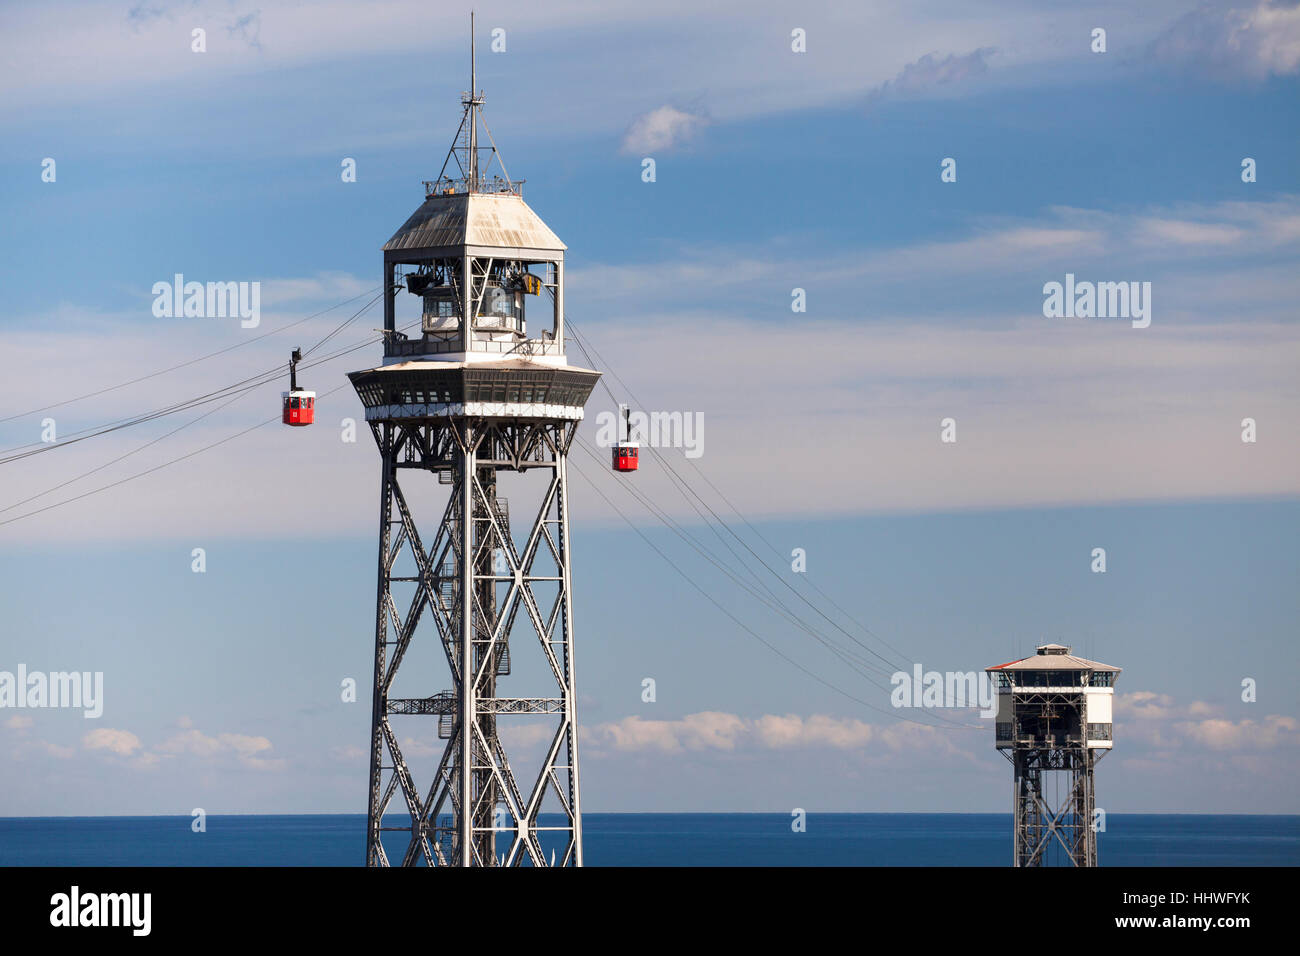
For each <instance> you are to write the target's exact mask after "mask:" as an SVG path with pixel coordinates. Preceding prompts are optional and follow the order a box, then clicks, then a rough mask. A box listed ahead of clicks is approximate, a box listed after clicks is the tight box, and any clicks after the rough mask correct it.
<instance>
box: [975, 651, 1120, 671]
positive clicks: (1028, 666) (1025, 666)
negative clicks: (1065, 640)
mask: <svg viewBox="0 0 1300 956" xmlns="http://www.w3.org/2000/svg"><path fill="white" fill-rule="evenodd" d="M984 669H985V670H986V671H1066V670H1086V671H1113V672H1114V673H1116V674H1118V673H1119V672H1120V668H1118V667H1113V666H1111V665H1110V664H1102V663H1100V662H1098V661H1090V660H1088V659H1087V658H1086V657H1075V656H1073V655H1072V654H1071V653H1070V649H1069V648H1068V647H1066V646H1065V645H1064V644H1042V645H1039V648H1038V653H1037V654H1035V655H1033V656H1032V657H1025V658H1021V659H1020V660H1018V661H1011V662H1010V663H1008V664H998V665H996V666H994V667H986V668H984Z"/></svg>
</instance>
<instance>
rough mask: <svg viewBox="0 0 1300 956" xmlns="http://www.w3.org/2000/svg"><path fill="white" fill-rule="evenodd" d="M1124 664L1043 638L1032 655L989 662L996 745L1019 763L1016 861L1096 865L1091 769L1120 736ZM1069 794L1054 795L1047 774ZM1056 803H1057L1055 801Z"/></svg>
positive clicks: (988, 670)
mask: <svg viewBox="0 0 1300 956" xmlns="http://www.w3.org/2000/svg"><path fill="white" fill-rule="evenodd" d="M1119 672H1120V669H1119V668H1118V667H1112V666H1110V665H1109V664H1099V663H1097V662H1096V661H1090V660H1085V659H1084V658H1082V657H1073V656H1071V654H1070V649H1069V648H1068V647H1065V646H1063V645H1061V644H1043V645H1041V646H1040V647H1039V648H1038V653H1036V654H1035V655H1034V656H1033V657H1026V658H1024V659H1022V660H1018V661H1012V662H1010V663H1008V664H999V665H997V666H996V667H989V668H986V673H988V675H989V676H990V678H992V679H993V680H994V681H995V682H996V686H997V691H998V710H997V718H996V722H995V724H994V726H995V728H996V734H997V748H998V750H999V751H1000V752H1002V753H1004V754H1006V756H1007V759H1008V760H1010V761H1011V764H1012V766H1013V767H1014V768H1015V838H1014V861H1015V863H1014V865H1015V866H1048V865H1050V864H1051V862H1052V860H1053V858H1054V857H1055V858H1058V859H1060V860H1061V862H1062V863H1063V864H1064V865H1067V866H1096V865H1097V827H1096V821H1094V819H1093V816H1094V814H1095V812H1096V809H1097V799H1096V790H1095V789H1094V786H1093V779H1092V776H1093V770H1094V768H1095V767H1096V765H1097V761H1099V760H1100V759H1101V758H1102V757H1103V756H1105V755H1106V754H1107V753H1108V752H1109V751H1110V749H1111V746H1112V745H1113V743H1114V740H1113V734H1112V731H1111V728H1112V721H1111V718H1112V710H1113V708H1112V703H1113V701H1114V695H1115V678H1116V677H1118V676H1119ZM1050 772H1059V773H1060V774H1061V776H1062V777H1063V778H1064V780H1065V783H1066V786H1065V788H1064V789H1065V795H1064V797H1062V798H1060V799H1059V800H1053V799H1049V797H1048V794H1047V793H1046V792H1045V789H1044V786H1043V782H1044V774H1046V773H1050ZM1053 803H1055V806H1053Z"/></svg>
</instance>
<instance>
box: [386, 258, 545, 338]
mask: <svg viewBox="0 0 1300 956" xmlns="http://www.w3.org/2000/svg"><path fill="white" fill-rule="evenodd" d="M528 266H529V263H525V262H501V261H495V260H487V262H482V261H481V260H478V259H473V260H471V270H472V280H471V284H470V286H469V287H468V290H467V289H466V285H465V283H464V282H463V281H462V279H461V272H462V269H463V263H462V261H461V260H458V259H433V260H430V261H429V262H427V263H425V264H423V265H421V266H420V267H419V269H418V270H417V271H415V272H411V273H408V274H407V275H406V277H405V282H406V291H407V292H410V293H411V294H412V295H415V296H418V297H419V298H420V299H421V300H422V305H423V308H422V312H421V322H420V329H421V332H422V333H423V335H424V336H426V337H429V338H434V339H451V338H453V337H455V336H457V335H459V334H460V332H461V317H462V316H463V315H464V314H465V312H466V311H472V312H473V313H474V323H473V333H474V338H475V339H476V340H480V341H493V342H514V341H521V340H524V339H527V338H528V330H527V326H526V324H525V314H524V313H525V302H526V297H527V296H530V295H540V294H541V293H542V290H543V289H545V288H546V283H545V282H544V281H543V280H542V279H541V278H540V277H539V276H536V275H534V274H533V273H532V272H530V271H529V269H528ZM466 291H468V296H466V294H465V293H466ZM466 298H468V299H469V301H470V302H471V308H470V309H469V310H467V309H466V308H465V306H464V302H465V300H466ZM542 334H543V336H544V337H547V338H549V334H548V331H547V330H544V331H543V333H542Z"/></svg>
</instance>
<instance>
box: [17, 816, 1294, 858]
mask: <svg viewBox="0 0 1300 956" xmlns="http://www.w3.org/2000/svg"><path fill="white" fill-rule="evenodd" d="M582 820H583V832H584V839H583V845H584V852H585V863H586V865H588V866H1007V865H1010V862H1011V817H1010V815H1009V814H1002V813H989V814H981V813H809V814H807V817H806V819H805V820H804V821H803V829H802V830H797V829H796V822H797V821H795V820H794V819H793V818H792V816H791V814H789V813H584V814H583V817H582ZM547 822H548V821H547V820H546V819H545V817H543V819H542V820H541V823H542V825H543V826H545V825H546V823H547ZM365 823H366V821H365V816H364V815H363V814H296V815H285V816H273V815H265V816H262V815H232V816H221V815H210V816H208V817H207V818H206V820H205V821H204V830H203V832H194V830H193V829H192V821H191V818H190V817H188V816H156V817H6V818H0V865H3V866H361V865H363V864H364V862H365ZM1098 839H1099V843H1098V845H1099V857H1100V863H1101V865H1103V866H1295V865H1297V864H1300V816H1281V815H1276V816H1275V815H1267V816H1266V815H1224V814H1143V813H1110V814H1107V816H1106V820H1105V832H1103V833H1100V834H1099V838H1098ZM502 844H503V846H504V839H503V841H502ZM386 846H388V849H389V852H390V854H393V855H397V856H398V857H400V850H398V849H397V848H396V847H395V845H394V844H392V843H389V844H386Z"/></svg>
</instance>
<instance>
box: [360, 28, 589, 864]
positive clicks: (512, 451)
mask: <svg viewBox="0 0 1300 956" xmlns="http://www.w3.org/2000/svg"><path fill="white" fill-rule="evenodd" d="M473 48H474V44H473V25H472V20H471V41H470V50H471V53H470V59H471V68H470V77H471V79H470V89H469V91H468V92H467V93H465V94H463V96H462V99H461V105H462V107H463V109H464V112H463V115H462V118H461V123H460V128H459V129H458V131H457V134H456V137H455V139H454V141H453V143H452V146H451V149H450V150H449V151H448V153H447V158H446V160H445V161H444V163H443V168H442V171H441V172H440V173H439V176H438V178H437V180H434V181H431V182H426V183H425V184H424V185H425V197H424V202H423V204H422V205H421V206H420V207H419V209H417V210H416V211H415V213H414V214H413V215H412V216H411V217H410V218H409V219H408V220H407V221H406V223H405V224H404V225H403V226H402V227H401V228H400V229H399V230H397V232H396V233H395V234H394V235H393V237H392V238H391V239H390V240H389V241H388V242H387V243H386V244H385V245H384V266H383V269H384V285H385V287H386V290H387V291H386V294H385V300H384V359H383V364H382V365H380V366H378V367H377V368H372V369H367V370H365V371H360V372H352V373H350V375H349V378H350V379H351V381H352V384H353V386H354V387H355V388H356V391H357V395H358V396H359V397H360V398H361V401H362V404H363V405H364V406H365V414H366V421H367V422H368V423H369V425H370V429H371V431H372V433H373V434H374V438H375V442H376V444H377V445H378V447H379V453H380V458H381V463H382V476H381V481H380V493H379V562H378V600H377V603H376V615H375V668H374V683H373V697H372V706H373V711H372V722H371V741H370V797H369V809H368V823H367V827H368V831H367V838H366V862H367V864H368V865H370V866H386V865H390V864H392V865H397V864H401V865H406V866H413V865H420V864H424V865H428V866H449V865H450V866H494V865H505V866H519V865H533V866H544V865H552V864H557V865H581V864H582V817H581V813H580V802H579V786H578V740H577V715H576V712H575V701H576V693H575V684H574V667H573V649H574V644H573V634H574V630H573V627H574V625H573V605H572V572H571V565H570V558H569V540H570V539H569V504H568V474H567V465H566V461H567V456H568V451H569V447H570V445H571V443H572V442H573V440H574V436H575V433H576V431H577V426H578V422H579V421H580V420H581V419H582V417H583V407H584V405H585V404H586V402H587V399H588V397H589V396H590V394H591V391H592V389H593V388H594V387H595V385H596V382H597V380H598V379H599V377H600V373H599V372H596V371H592V370H590V369H585V368H578V367H574V366H571V365H569V364H568V363H567V361H566V360H565V353H564V345H565V336H564V253H565V245H564V243H562V242H561V241H560V240H559V239H558V238H557V237H556V235H555V233H553V232H552V231H551V230H550V229H549V228H548V227H547V226H546V224H545V223H544V222H542V220H541V219H540V218H539V217H538V216H537V214H536V213H534V212H533V211H532V210H531V209H530V208H529V207H528V206H527V205H526V204H525V203H524V200H523V197H522V189H521V187H522V181H512V180H511V179H510V178H509V176H508V175H507V174H506V171H505V166H504V164H500V156H499V155H498V153H497V149H496V144H495V143H494V142H492V138H491V133H490V132H488V130H487V126H486V124H485V123H484V122H483V118H482V106H483V95H482V92H481V91H479V90H478V89H477V76H476V73H477V71H476V69H475V65H474V53H473ZM480 130H481V132H482V134H484V135H485V136H486V138H487V142H488V143H489V144H490V145H489V146H482V145H480V143H481V139H480ZM482 154H487V156H486V159H487V164H486V165H484V164H483V162H482V160H483V158H484V157H483V155H482ZM494 160H495V161H497V162H498V164H500V167H501V168H500V174H499V175H493V176H492V178H491V179H490V180H489V179H488V178H487V173H488V172H489V171H490V167H491V165H492V163H493V161H494ZM399 311H404V312H411V313H416V314H418V326H419V331H418V332H416V331H414V328H415V325H416V322H415V321H412V322H411V323H410V325H409V326H405V325H403V327H404V328H410V329H411V332H410V334H409V335H408V334H405V333H404V332H403V331H400V330H399V323H398V316H397V313H398V312H399ZM412 318H413V316H412ZM529 324H531V328H530V326H529ZM507 483H509V484H510V485H511V488H512V494H513V493H514V489H515V488H518V489H520V490H521V491H525V490H528V489H531V495H530V496H531V498H532V502H531V504H529V505H528V506H526V507H521V506H520V498H518V497H515V498H514V499H513V504H514V508H513V509H512V508H510V507H508V505H507V499H506V498H505V497H504V496H503V495H502V494H500V493H499V492H500V491H501V490H503V486H504V485H505V484H507ZM440 490H445V491H446V496H445V498H443V497H442V496H441V495H439V494H438V492H439V491H440ZM421 507H423V508H425V509H426V510H428V511H429V517H430V518H433V517H434V516H436V515H440V517H439V518H436V519H435V521H434V522H429V523H426V524H424V525H421V522H420V521H419V520H418V516H419V512H420V509H421ZM520 518H522V519H523V520H522V521H520V520H519V519H520ZM512 519H513V521H512ZM421 652H423V654H424V659H423V660H419V661H418V662H417V658H418V657H419V656H420V654H421ZM440 674H443V675H445V676H439V675H440ZM512 684H514V685H518V686H517V687H515V686H509V685H512ZM508 686H509V690H510V691H511V693H509V694H507V693H506V689H507V687H508ZM420 718H423V719H420ZM529 722H533V726H534V727H536V726H537V724H536V722H543V723H545V725H546V727H547V730H546V731H545V733H544V734H543V735H541V736H536V735H534V736H533V737H532V741H533V744H534V746H535V747H536V750H534V751H533V752H532V759H533V760H534V762H535V763H537V767H536V769H535V771H534V772H532V773H530V774H528V775H527V776H525V775H523V774H521V775H519V776H516V774H515V773H514V771H513V770H512V768H511V762H510V760H509V759H508V757H507V753H506V745H507V744H508V743H510V742H511V740H512V738H511V736H510V733H508V732H507V733H506V734H504V735H503V734H502V733H501V732H500V731H501V730H502V729H503V726H504V727H506V728H509V726H510V725H511V724H512V723H525V724H526V723H529ZM524 736H525V737H527V736H528V731H527V729H526V728H525V729H524ZM513 739H516V740H517V739H519V738H513ZM430 741H431V742H432V745H431V744H430ZM521 748H522V744H521ZM404 751H405V752H404ZM408 753H409V755H410V759H409V760H408V755H407V754H408ZM429 754H432V757H431V759H430V760H429V765H428V767H427V768H426V769H427V771H428V772H424V773H422V772H421V771H420V769H419V768H418V767H417V766H416V764H417V763H418V758H419V757H421V756H424V755H429ZM516 755H517V756H519V755H520V754H519V751H518V750H517V751H516Z"/></svg>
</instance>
